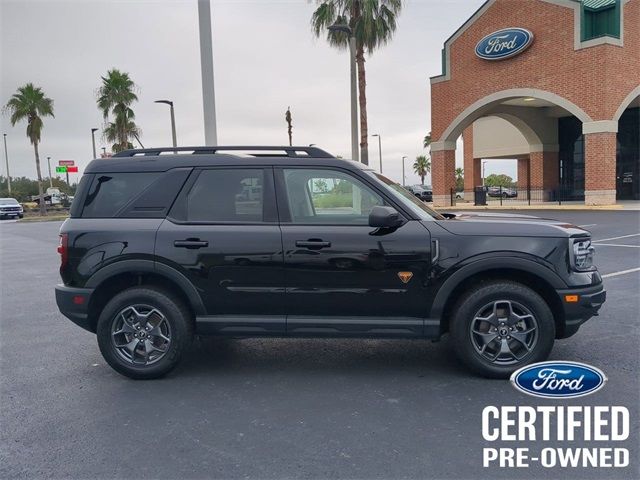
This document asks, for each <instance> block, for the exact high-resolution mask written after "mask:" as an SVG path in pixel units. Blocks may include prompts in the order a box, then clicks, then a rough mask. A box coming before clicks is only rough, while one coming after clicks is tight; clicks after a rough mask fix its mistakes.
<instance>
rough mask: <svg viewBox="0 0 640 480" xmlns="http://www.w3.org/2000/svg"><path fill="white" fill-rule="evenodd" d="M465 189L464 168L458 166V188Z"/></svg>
mask: <svg viewBox="0 0 640 480" xmlns="http://www.w3.org/2000/svg"><path fill="white" fill-rule="evenodd" d="M463 189H464V169H463V168H460V167H458V168H456V190H463Z"/></svg>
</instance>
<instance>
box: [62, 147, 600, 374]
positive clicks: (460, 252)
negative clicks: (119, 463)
mask: <svg viewBox="0 0 640 480" xmlns="http://www.w3.org/2000/svg"><path fill="white" fill-rule="evenodd" d="M58 251H59V253H60V257H61V266H60V275H61V277H62V281H63V283H62V284H61V285H58V286H57V287H56V300H57V304H58V307H59V309H60V311H61V312H62V313H63V314H64V315H65V316H66V317H68V318H69V319H71V320H72V321H73V322H75V323H76V324H78V325H80V326H81V327H83V328H85V329H86V330H89V331H91V332H94V333H96V335H97V340H98V345H99V347H100V350H101V352H102V354H103V355H104V358H105V360H106V361H107V362H108V363H109V365H111V366H112V367H113V368H114V369H115V370H117V371H118V372H120V373H122V374H124V375H127V376H129V377H132V378H155V377H159V376H161V375H164V374H166V373H167V372H169V371H170V370H171V369H173V368H174V367H175V366H176V364H177V363H178V362H179V360H180V359H181V357H182V356H183V355H184V354H185V353H186V352H187V350H188V348H189V345H190V342H191V340H192V338H193V336H194V335H195V334H199V335H222V336H233V337H258V336H272V337H369V338H371V337H375V338H418V339H420V338H428V339H439V338H440V337H441V336H442V335H443V334H446V333H448V334H449V335H450V337H451V340H452V343H453V346H454V349H455V351H456V352H457V354H458V356H459V357H460V358H461V359H462V361H463V362H464V363H465V364H466V365H468V366H469V367H470V368H471V369H473V370H474V371H476V372H477V373H479V374H481V375H484V376H488V377H499V378H504V377H507V376H508V375H509V374H511V373H512V372H513V371H514V370H516V369H518V368H520V367H522V366H523V365H526V364H528V363H532V362H537V361H541V360H544V359H546V358H547V356H548V354H549V352H550V350H551V348H552V346H553V343H554V339H556V338H565V337H569V336H571V335H573V334H574V333H576V331H577V330H578V328H579V326H580V325H581V324H582V323H583V322H585V321H586V320H587V319H589V318H590V317H592V316H594V315H596V314H597V312H598V310H599V308H600V306H601V305H602V303H603V302H604V300H605V291H604V288H603V285H602V279H601V277H600V275H599V273H598V271H597V270H596V268H595V266H594V265H593V253H594V249H593V247H592V246H591V238H590V234H589V233H588V232H587V231H585V230H582V229H580V228H578V227H575V226H573V225H568V224H566V223H562V222H558V221H553V220H544V219H539V218H535V217H530V216H524V215H511V216H507V215H502V214H485V215H472V214H459V215H453V214H447V213H444V214H439V213H436V212H435V211H433V210H431V209H430V208H429V207H427V206H426V205H425V204H424V203H423V202H421V201H420V200H418V199H417V198H416V197H415V196H414V195H413V194H411V193H410V192H408V191H407V190H405V189H404V188H402V187H401V186H399V185H397V184H396V183H394V182H393V181H391V180H389V179H388V178H385V177H384V176H382V175H379V174H377V173H375V172H374V171H373V170H371V169H368V168H366V167H364V166H363V165H361V164H358V163H355V162H351V161H345V160H339V159H336V158H335V157H333V156H332V155H330V154H328V153H327V152H325V151H323V150H320V149H318V148H313V147H185V148H182V147H180V148H165V149H146V150H129V151H125V152H121V153H118V154H117V155H115V156H114V157H113V158H110V159H100V160H94V161H92V162H91V163H90V164H89V166H88V167H87V169H86V170H85V173H84V175H83V177H82V179H81V181H80V185H79V187H78V192H77V195H76V197H75V199H74V201H73V205H72V207H71V214H70V218H69V219H67V220H66V221H65V222H64V224H63V225H62V227H61V229H60V246H59V247H58Z"/></svg>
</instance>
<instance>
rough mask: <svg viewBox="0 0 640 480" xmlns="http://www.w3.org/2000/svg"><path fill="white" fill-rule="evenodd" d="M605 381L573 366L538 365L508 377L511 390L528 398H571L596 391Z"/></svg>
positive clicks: (594, 370) (591, 369)
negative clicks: (530, 396) (512, 387)
mask: <svg viewBox="0 0 640 480" xmlns="http://www.w3.org/2000/svg"><path fill="white" fill-rule="evenodd" d="M606 381H607V377H606V376H605V375H604V373H602V372H601V371H600V370H598V369H597V368H595V367H591V366H589V365H585V364H584V363H576V362H541V363H534V364H533V365H528V366H526V367H523V368H521V369H519V370H517V371H515V372H513V375H511V383H512V384H513V386H514V387H515V388H516V389H517V390H520V391H521V392H524V393H526V394H529V395H533V396H535V397H545V398H574V397H582V396H584V395H589V394H590V393H593V392H596V391H598V390H600V389H601V388H602V387H603V386H604V383H605V382H606Z"/></svg>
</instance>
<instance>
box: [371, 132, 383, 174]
mask: <svg viewBox="0 0 640 480" xmlns="http://www.w3.org/2000/svg"><path fill="white" fill-rule="evenodd" d="M371 136H372V137H378V154H379V155H380V173H382V137H381V136H380V134H379V133H374V134H373V135H371Z"/></svg>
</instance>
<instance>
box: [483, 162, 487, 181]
mask: <svg viewBox="0 0 640 480" xmlns="http://www.w3.org/2000/svg"><path fill="white" fill-rule="evenodd" d="M486 165H487V160H483V161H482V186H483V187H484V167H485V166H486Z"/></svg>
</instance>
